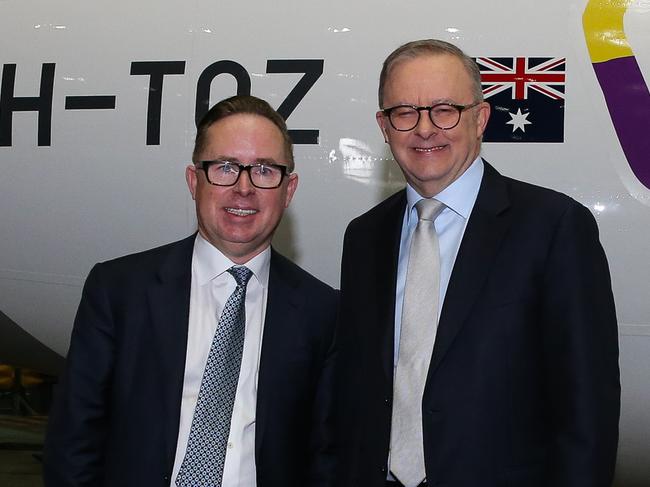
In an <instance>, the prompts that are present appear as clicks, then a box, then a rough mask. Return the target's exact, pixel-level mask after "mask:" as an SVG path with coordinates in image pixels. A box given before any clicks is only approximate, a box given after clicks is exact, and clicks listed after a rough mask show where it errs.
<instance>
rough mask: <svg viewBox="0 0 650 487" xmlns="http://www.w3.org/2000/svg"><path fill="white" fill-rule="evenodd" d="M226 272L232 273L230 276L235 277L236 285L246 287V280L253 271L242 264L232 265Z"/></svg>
mask: <svg viewBox="0 0 650 487" xmlns="http://www.w3.org/2000/svg"><path fill="white" fill-rule="evenodd" d="M228 272H229V273H230V274H231V275H232V277H234V278H235V282H236V283H237V286H244V287H246V284H248V280H249V279H250V278H251V276H252V275H253V271H251V270H250V269H249V268H248V267H246V266H243V265H242V266H232V267H231V268H230V269H228Z"/></svg>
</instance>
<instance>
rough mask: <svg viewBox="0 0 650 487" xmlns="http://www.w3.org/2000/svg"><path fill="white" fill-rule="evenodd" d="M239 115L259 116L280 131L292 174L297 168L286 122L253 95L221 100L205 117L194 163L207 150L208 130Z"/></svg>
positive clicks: (200, 127) (198, 132) (194, 155)
mask: <svg viewBox="0 0 650 487" xmlns="http://www.w3.org/2000/svg"><path fill="white" fill-rule="evenodd" d="M237 114H250V115H259V116H260V117H264V118H266V119H267V120H270V121H271V122H272V123H273V125H275V126H276V127H277V128H278V129H279V130H280V133H281V134H282V139H283V143H284V152H285V155H286V157H287V161H285V162H287V163H288V169H289V172H292V171H293V170H294V166H295V164H294V161H293V144H292V143H291V136H290V135H289V131H288V130H287V124H286V122H285V121H284V119H283V118H282V116H281V115H280V114H279V113H278V112H276V111H275V110H274V109H273V108H271V105H269V104H268V103H267V102H266V101H264V100H262V99H261V98H257V97H256V96H251V95H236V96H232V97H230V98H226V99H225V100H221V101H220V102H219V103H217V104H216V105H214V106H213V107H212V108H211V109H210V110H209V111H208V113H206V114H205V115H204V116H203V118H202V119H201V121H200V122H199V126H198V127H197V129H196V140H195V141H194V151H193V152H192V161H194V163H197V162H198V161H199V157H200V154H201V153H203V151H204V149H205V145H206V134H207V131H208V128H210V126H211V125H212V124H214V123H216V122H218V121H219V120H222V119H224V118H226V117H229V116H231V115H237Z"/></svg>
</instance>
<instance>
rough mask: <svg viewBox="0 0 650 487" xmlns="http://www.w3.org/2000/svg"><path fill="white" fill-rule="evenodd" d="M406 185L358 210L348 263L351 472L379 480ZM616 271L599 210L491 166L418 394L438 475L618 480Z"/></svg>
mask: <svg viewBox="0 0 650 487" xmlns="http://www.w3.org/2000/svg"><path fill="white" fill-rule="evenodd" d="M405 206H406V196H405V192H404V191H400V192H399V193H397V194H395V195H393V196H392V197H390V198H388V199H387V200H385V201H384V202H382V203H381V204H379V205H378V206H376V207H375V208H373V209H372V210H370V211H369V212H368V213H366V214H364V215H362V216H361V217H359V218H357V219H356V220H354V221H352V222H351V223H350V225H349V227H348V229H347V232H346V236H345V243H344V249H343V261H342V272H341V315H340V318H341V324H340V331H339V340H338V343H339V358H340V361H341V370H342V371H343V373H341V374H340V380H341V381H342V387H341V391H342V394H341V402H340V406H339V412H340V414H341V420H340V421H341V423H340V425H341V426H340V428H341V436H342V437H343V438H345V439H346V444H347V451H346V453H345V455H343V459H344V461H345V467H346V468H345V469H344V474H345V478H344V479H342V480H341V481H340V482H339V484H340V485H341V486H363V487H383V485H384V481H385V479H386V465H387V458H388V453H389V451H388V450H389V440H390V424H391V401H392V380H393V341H394V338H393V337H394V313H395V283H396V276H397V258H398V252H399V245H400V233H401V227H402V218H403V215H404V209H405ZM619 398H620V384H619V368H618V340H617V324H616V315H615V309H614V302H613V297H612V291H611V284H610V276H609V270H608V266H607V261H606V259H605V255H604V252H603V249H602V247H601V245H600V243H599V240H598V229H597V227H596V223H595V220H594V218H593V216H592V215H591V213H590V212H589V211H588V210H587V209H586V208H585V207H584V206H582V205H580V204H578V203H577V202H576V201H574V200H572V199H571V198H569V197H567V196H565V195H562V194H559V193H556V192H554V191H551V190H547V189H543V188H539V187H536V186H533V185H529V184H526V183H522V182H519V181H515V180H512V179H509V178H506V177H503V176H501V175H500V174H499V173H498V172H497V171H496V170H495V169H494V168H492V167H491V166H490V165H488V164H486V165H485V173H484V176H483V180H482V182H481V187H480V190H479V193H478V197H477V201H476V203H475V206H474V208H473V211H472V213H471V216H470V218H469V222H468V224H467V227H466V230H465V233H464V236H463V239H462V243H461V245H460V249H459V252H458V255H457V258H456V261H455V264H454V267H453V271H452V275H451V278H450V282H449V287H448V289H447V293H446V296H445V299H444V303H443V307H442V310H441V316H440V322H439V326H438V331H437V336H436V341H435V344H434V350H433V356H432V360H431V364H430V368H429V372H428V377H427V383H426V388H425V391H424V397H423V398H422V414H423V432H424V454H425V464H426V474H427V479H428V486H429V487H433V486H436V487H438V486H446V487H478V486H480V487H506V486H517V487H531V486H537V487H541V486H544V487H597V486H603V487H604V486H609V485H611V481H612V476H613V470H614V464H615V458H616V448H617V438H618V418H619V400H620V399H619Z"/></svg>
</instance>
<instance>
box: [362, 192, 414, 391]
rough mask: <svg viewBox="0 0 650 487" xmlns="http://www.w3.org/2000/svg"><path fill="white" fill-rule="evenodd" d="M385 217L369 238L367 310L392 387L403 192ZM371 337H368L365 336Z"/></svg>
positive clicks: (382, 217)
mask: <svg viewBox="0 0 650 487" xmlns="http://www.w3.org/2000/svg"><path fill="white" fill-rule="evenodd" d="M388 203H389V204H388V206H387V207H386V211H385V213H382V214H381V215H380V217H381V221H380V222H379V224H378V225H377V233H376V234H375V235H374V236H373V240H374V241H373V244H374V249H375V262H374V269H373V270H372V273H371V275H372V276H373V279H372V281H370V282H373V281H374V282H375V283H376V286H377V295H376V302H375V303H370V306H372V307H375V309H377V324H378V326H379V327H380V333H379V336H380V339H381V345H380V346H381V361H382V365H383V369H384V374H385V378H386V380H387V381H388V383H389V384H392V383H393V363H394V356H395V290H396V285H397V259H398V258H399V246H400V237H401V233H402V222H403V219H404V209H405V207H406V191H400V192H399V193H397V194H396V195H395V196H393V198H392V199H391V200H390V201H389V202H388ZM372 335H374V333H372V334H369V336H372Z"/></svg>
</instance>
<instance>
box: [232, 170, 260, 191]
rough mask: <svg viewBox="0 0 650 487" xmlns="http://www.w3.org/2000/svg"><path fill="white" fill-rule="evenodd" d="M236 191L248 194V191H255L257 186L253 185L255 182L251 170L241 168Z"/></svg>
mask: <svg viewBox="0 0 650 487" xmlns="http://www.w3.org/2000/svg"><path fill="white" fill-rule="evenodd" d="M235 191H237V192H238V193H239V194H243V195H246V194H248V193H252V192H254V191H255V186H254V185H253V182H252V181H251V173H250V171H249V170H244V169H241V172H240V173H239V179H238V180H237V183H236V184H235Z"/></svg>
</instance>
